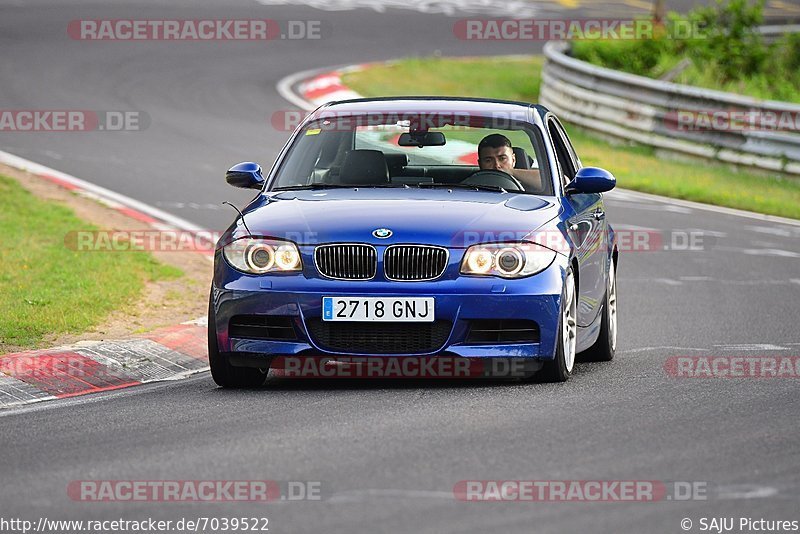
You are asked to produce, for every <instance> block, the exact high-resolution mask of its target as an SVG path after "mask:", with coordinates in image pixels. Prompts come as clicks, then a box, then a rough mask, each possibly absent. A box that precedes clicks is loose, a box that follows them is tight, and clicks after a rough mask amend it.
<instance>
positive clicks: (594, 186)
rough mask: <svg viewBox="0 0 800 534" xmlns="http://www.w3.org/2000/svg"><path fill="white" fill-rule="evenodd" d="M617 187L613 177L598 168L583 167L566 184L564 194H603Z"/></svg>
mask: <svg viewBox="0 0 800 534" xmlns="http://www.w3.org/2000/svg"><path fill="white" fill-rule="evenodd" d="M615 185H617V179H616V178H614V175H613V174H611V173H610V172H608V171H607V170H605V169H601V168H599V167H583V168H582V169H581V170H579V171H578V172H577V173H576V174H575V178H574V179H573V180H572V181H571V182H570V183H568V184H567V187H566V188H565V189H564V193H566V194H567V195H572V194H574V193H605V192H606V191H611V190H612V189H614V186H615Z"/></svg>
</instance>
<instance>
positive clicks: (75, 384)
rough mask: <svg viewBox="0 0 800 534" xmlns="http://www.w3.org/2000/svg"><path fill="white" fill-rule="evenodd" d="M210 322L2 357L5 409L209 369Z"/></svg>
mask: <svg viewBox="0 0 800 534" xmlns="http://www.w3.org/2000/svg"><path fill="white" fill-rule="evenodd" d="M206 351H207V347H206V326H205V325H204V324H201V323H200V322H192V323H186V324H180V325H176V326H171V327H167V328H163V329H160V330H156V331H154V332H152V333H151V334H148V335H146V336H142V337H138V338H134V339H126V340H119V341H84V342H79V343H76V344H74V345H70V346H67V347H57V348H53V349H45V350H32V351H25V352H19V353H14V354H6V355H5V356H3V357H0V409H2V408H11V407H15V406H20V405H23V404H29V403H32V402H41V401H46V400H53V399H63V398H67V397H74V396H77V395H85V394H87V393H97V392H101V391H110V390H115V389H121V388H127V387H131V386H138V385H141V384H147V383H149V382H158V381H163V380H177V379H180V378H184V377H186V376H189V375H192V374H195V373H199V372H202V371H205V370H207V369H208V361H207V360H208V356H207V352H206Z"/></svg>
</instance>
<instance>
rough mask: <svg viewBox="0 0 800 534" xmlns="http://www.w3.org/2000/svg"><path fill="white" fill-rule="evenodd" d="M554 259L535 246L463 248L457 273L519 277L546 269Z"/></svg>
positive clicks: (545, 250) (533, 244)
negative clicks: (459, 270) (459, 271)
mask: <svg viewBox="0 0 800 534" xmlns="http://www.w3.org/2000/svg"><path fill="white" fill-rule="evenodd" d="M555 257H556V253H555V252H554V251H552V250H550V249H549V248H546V247H543V246H541V245H537V244H536V243H486V244H482V245H473V246H471V247H469V248H468V249H467V252H466V254H464V259H463V260H462V261H461V274H472V275H482V276H499V277H501V278H522V277H524V276H530V275H532V274H536V273H538V272H541V271H544V270H545V269H547V268H548V267H549V266H550V264H551V263H553V260H554V259H555Z"/></svg>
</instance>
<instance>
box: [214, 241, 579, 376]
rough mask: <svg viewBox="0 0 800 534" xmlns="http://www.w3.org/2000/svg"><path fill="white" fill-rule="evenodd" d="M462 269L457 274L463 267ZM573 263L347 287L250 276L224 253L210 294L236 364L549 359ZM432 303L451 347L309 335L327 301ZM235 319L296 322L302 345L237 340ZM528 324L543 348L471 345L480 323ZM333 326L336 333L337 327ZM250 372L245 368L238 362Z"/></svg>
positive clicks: (310, 276) (293, 277)
mask: <svg viewBox="0 0 800 534" xmlns="http://www.w3.org/2000/svg"><path fill="white" fill-rule="evenodd" d="M455 268H456V269H457V268H458V265H457V263H456V264H455ZM566 268H567V258H566V257H564V256H562V255H560V254H558V255H556V259H555V260H554V261H553V263H552V264H551V265H550V266H549V267H548V268H547V269H545V270H544V271H542V272H540V273H538V274H536V275H533V276H530V277H527V278H522V279H516V280H508V279H502V278H498V277H478V276H463V275H462V276H458V274H457V272H456V273H451V276H449V277H448V276H447V273H445V276H444V277H443V278H442V279H438V280H434V281H430V282H391V281H388V280H379V279H375V280H370V281H342V280H330V279H325V278H322V277H318V276H316V274H315V273H313V272H308V269H306V270H305V271H304V272H303V273H298V274H276V275H261V276H255V275H246V274H243V273H241V272H239V271H236V270H235V269H233V268H231V267H230V266H229V265H228V264H227V262H226V261H225V260H224V259H223V258H222V256H221V254H220V253H219V252H218V253H217V255H216V257H215V267H214V283H213V285H212V292H211V299H212V300H211V306H212V310H213V314H212V316H211V317H210V319H209V320H210V321H211V320H213V325H209V326H213V328H214V329H215V330H216V335H217V344H218V349H219V351H220V353H221V354H224V355H227V357H229V358H231V363H232V364H234V365H237V362H241V361H242V360H243V358H242V357H244V356H246V357H247V358H248V359H249V360H250V362H251V363H249V364H248V365H253V364H252V361H253V359H254V358H255V359H256V361H258V359H259V358H263V359H264V361H265V362H267V364H268V362H269V361H270V360H271V359H272V358H273V357H276V356H278V357H281V356H283V357H288V356H297V357H305V356H333V357H335V356H347V357H352V356H379V357H385V356H451V357H463V358H525V359H537V360H550V359H553V358H554V354H555V350H556V339H557V329H558V322H559V309H560V299H561V290H562V285H563V279H564V273H565V271H566ZM324 296H359V297H380V296H386V297H390V296H392V297H433V298H434V301H435V316H436V319H437V320H442V321H447V322H449V323H450V326H449V334H448V335H447V337H446V341H444V343H442V344H441V346H438V347H436V348H435V349H431V350H426V351H419V352H415V353H408V352H399V353H375V352H356V351H351V350H348V349H342V348H337V349H335V350H332V349H330V348H327V347H325V346H324V345H323V344H321V343H320V342H319V340H318V339H315V336H314V335H313V334H311V333H310V329H309V321H319V320H320V319H321V316H322V297H324ZM234 316H281V317H289V318H291V322H292V324H293V325H294V327H295V331H296V339H293V340H268V339H252V338H247V337H236V336H233V335H230V333H229V324H230V321H231V318H233V317H234ZM487 319H488V320H498V319H504V320H505V319H522V320H529V321H534V322H535V323H536V324H537V325H538V329H539V336H538V342H534V343H516V342H513V343H471V342H470V343H468V341H467V336H468V334H469V328H470V324H471V321H473V320H487ZM336 324H338V323H333V324H332V325H331V328H335V327H336V326H335V325H336ZM239 364H240V365H244V363H239Z"/></svg>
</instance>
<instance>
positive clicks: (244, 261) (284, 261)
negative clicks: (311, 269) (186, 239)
mask: <svg viewBox="0 0 800 534" xmlns="http://www.w3.org/2000/svg"><path fill="white" fill-rule="evenodd" d="M222 254H223V255H224V256H225V260H227V262H228V263H230V264H231V265H232V266H233V268H234V269H237V270H239V271H242V272H245V273H249V274H265V273H274V272H282V273H285V272H297V271H300V270H302V269H303V264H302V262H301V261H300V251H299V250H297V246H296V245H295V244H294V243H289V242H288V241H278V240H276V239H253V238H252V237H243V238H242V239H237V240H236V241H232V242H230V243H228V244H227V245H225V246H224V247H222Z"/></svg>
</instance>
